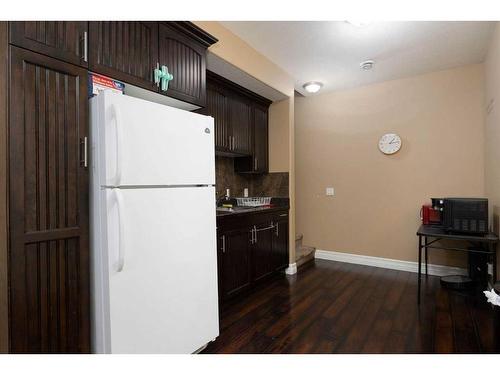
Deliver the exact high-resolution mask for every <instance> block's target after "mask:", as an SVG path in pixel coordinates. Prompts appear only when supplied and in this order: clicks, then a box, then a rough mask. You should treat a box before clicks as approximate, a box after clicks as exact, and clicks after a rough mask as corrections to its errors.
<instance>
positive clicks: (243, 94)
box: [203, 71, 270, 172]
mask: <svg viewBox="0 0 500 375" xmlns="http://www.w3.org/2000/svg"><path fill="white" fill-rule="evenodd" d="M269 103H270V102H269V101H267V99H265V98H262V97H260V96H258V95H256V94H254V93H253V92H251V91H249V90H247V89H245V88H243V87H241V86H239V85H237V84H235V83H233V82H231V81H229V80H227V79H225V78H223V77H221V76H219V75H217V74H215V73H212V72H210V71H208V72H207V106H206V110H205V111H204V112H203V113H204V114H207V115H209V116H212V117H213V118H214V119H215V150H216V152H217V153H218V154H220V155H226V156H234V157H237V158H238V159H239V158H240V157H243V156H246V158H244V159H249V158H251V157H253V155H254V148H255V142H257V143H260V142H261V139H260V132H259V137H258V138H257V139H256V138H255V136H254V107H255V106H256V105H257V104H261V105H263V106H265V105H269ZM266 116H267V112H266ZM259 119H261V117H259ZM266 127H267V122H266ZM262 142H265V143H266V144H265V145H264V146H262V147H264V148H265V149H266V150H267V135H265V137H263V138H262ZM260 158H262V156H260ZM264 159H265V158H263V159H262V160H264ZM264 166H265V165H264V164H262V167H264ZM248 168H252V169H253V166H252V167H248ZM245 171H246V170H245ZM249 172H256V171H253V170H249Z"/></svg>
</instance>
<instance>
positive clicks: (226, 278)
mask: <svg viewBox="0 0 500 375" xmlns="http://www.w3.org/2000/svg"><path fill="white" fill-rule="evenodd" d="M221 241H222V246H223V247H222V252H223V254H222V265H221V286H222V292H221V294H222V299H227V298H230V297H232V296H234V295H236V294H238V293H240V292H242V291H244V290H246V289H247V288H248V287H249V286H250V282H251V275H250V254H249V242H250V237H249V231H247V230H237V231H230V232H224V233H222V236H221Z"/></svg>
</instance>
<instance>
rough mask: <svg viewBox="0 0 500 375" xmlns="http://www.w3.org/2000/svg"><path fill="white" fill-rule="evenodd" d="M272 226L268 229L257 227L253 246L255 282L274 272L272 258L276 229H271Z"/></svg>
mask: <svg viewBox="0 0 500 375" xmlns="http://www.w3.org/2000/svg"><path fill="white" fill-rule="evenodd" d="M270 225H271V223H268V226H266V227H264V228H267V229H263V228H259V227H257V233H256V235H255V236H256V242H255V243H254V244H253V246H252V263H253V281H259V280H260V279H263V278H264V277H266V276H268V275H269V274H270V273H271V272H272V271H274V270H273V268H272V258H271V249H272V241H273V234H274V228H269V226H270Z"/></svg>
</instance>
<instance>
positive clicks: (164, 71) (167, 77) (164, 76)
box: [161, 65, 174, 91]
mask: <svg viewBox="0 0 500 375" xmlns="http://www.w3.org/2000/svg"><path fill="white" fill-rule="evenodd" d="M173 79H174V76H173V74H171V73H169V72H168V67H167V66H166V65H162V66H161V90H162V91H167V90H168V83H169V82H170V81H171V80H173Z"/></svg>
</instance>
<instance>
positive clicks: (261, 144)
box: [253, 106, 269, 173]
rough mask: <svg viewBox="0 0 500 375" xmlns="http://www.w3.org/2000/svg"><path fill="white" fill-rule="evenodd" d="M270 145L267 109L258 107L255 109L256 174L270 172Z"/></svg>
mask: <svg viewBox="0 0 500 375" xmlns="http://www.w3.org/2000/svg"><path fill="white" fill-rule="evenodd" d="M268 144H269V141H268V124H267V108H262V107H260V106H256V107H254V153H253V158H254V160H253V170H254V172H257V173H267V172H268V171H269V160H268Z"/></svg>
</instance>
